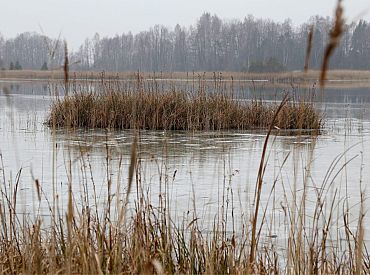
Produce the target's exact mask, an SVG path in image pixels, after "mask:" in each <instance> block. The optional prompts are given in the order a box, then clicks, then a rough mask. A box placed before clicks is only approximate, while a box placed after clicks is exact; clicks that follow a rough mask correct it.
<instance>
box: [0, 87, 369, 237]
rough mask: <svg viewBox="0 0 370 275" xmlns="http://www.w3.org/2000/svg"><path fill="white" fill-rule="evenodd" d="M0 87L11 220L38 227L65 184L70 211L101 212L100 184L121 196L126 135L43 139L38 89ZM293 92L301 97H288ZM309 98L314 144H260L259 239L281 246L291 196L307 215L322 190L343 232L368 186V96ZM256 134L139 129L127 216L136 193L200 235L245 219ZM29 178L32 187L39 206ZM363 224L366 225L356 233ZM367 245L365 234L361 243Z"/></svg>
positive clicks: (42, 94) (44, 94)
mask: <svg viewBox="0 0 370 275" xmlns="http://www.w3.org/2000/svg"><path fill="white" fill-rule="evenodd" d="M0 87H1V89H0V113H1V115H0V153H1V156H2V168H1V171H0V175H2V176H1V178H2V180H0V183H1V185H2V190H3V192H5V191H6V189H9V190H11V188H12V187H14V186H15V185H16V183H17V182H18V185H17V188H18V193H17V212H18V213H21V214H27V215H29V216H34V215H41V216H45V217H46V219H47V217H48V215H49V214H50V211H49V208H50V205H51V204H52V201H53V197H54V198H55V197H56V196H58V204H59V207H60V208H61V209H63V210H65V209H66V206H67V195H68V193H67V191H68V181H69V180H70V181H71V182H72V187H73V194H74V200H75V201H76V203H77V204H80V203H82V202H83V200H90V204H92V205H95V204H96V205H97V206H98V208H99V207H101V208H103V207H104V205H105V204H106V203H107V201H106V198H107V196H106V195H107V192H108V187H107V182H108V179H110V178H111V179H112V182H113V183H114V184H113V185H112V190H111V191H109V192H111V193H112V194H113V195H114V196H115V197H116V198H118V197H119V194H120V195H124V194H125V192H126V191H127V177H128V169H129V165H130V155H131V147H132V142H133V137H134V132H133V131H131V130H126V131H107V130H83V129H80V130H75V131H67V130H62V129H57V130H55V131H53V130H52V129H50V128H48V127H47V126H46V125H44V122H45V120H46V117H47V114H48V110H49V107H50V104H52V102H53V100H55V97H54V95H52V93H51V92H50V91H51V90H53V88H50V86H49V85H48V83H40V82H11V81H10V82H1V83H0ZM287 90H289V89H287ZM300 92H302V93H305V92H304V91H300V90H299V89H297V90H296V91H295V93H296V94H299V93H300ZM235 93H236V98H237V99H238V100H248V99H252V98H256V97H257V98H259V97H261V98H263V99H264V100H278V99H280V98H282V96H283V94H284V90H283V89H271V88H269V89H259V90H257V91H256V90H253V89H249V88H243V89H239V90H238V89H236V91H235ZM60 94H63V92H62V91H61V92H60ZM315 100H316V102H317V108H319V109H320V110H321V111H323V112H324V113H325V128H324V130H323V132H322V134H321V135H320V136H318V137H317V138H313V137H310V136H294V135H291V134H284V133H283V132H281V133H279V134H278V135H273V136H272V137H271V138H270V141H269V144H268V163H267V166H266V170H265V176H264V180H263V183H264V184H263V191H262V203H261V207H262V208H261V209H262V210H263V211H266V216H265V217H264V218H265V219H266V221H268V222H269V224H271V225H273V226H271V227H269V229H268V232H267V233H266V234H272V235H277V236H280V237H281V238H284V237H283V236H284V235H283V234H284V232H286V228H285V227H284V225H286V214H284V209H286V207H287V206H288V205H290V204H291V203H293V201H294V200H297V199H298V198H300V197H301V196H302V194H303V190H306V196H307V204H306V213H307V215H308V216H310V215H312V213H313V212H314V208H315V204H316V202H317V201H316V198H317V194H318V193H319V192H323V194H324V195H323V199H324V200H328V201H329V200H334V201H335V203H334V208H335V213H337V216H336V217H335V218H334V219H333V221H332V222H333V223H338V225H339V226H341V224H342V220H341V219H342V214H341V213H342V210H343V209H342V208H343V202H344V198H346V199H347V200H346V203H348V205H347V206H348V209H349V212H350V217H351V224H352V225H353V226H356V225H357V224H356V219H357V217H358V213H359V202H360V198H361V197H360V196H361V190H362V191H363V192H364V196H365V205H366V199H367V196H368V189H369V188H368V187H367V186H368V185H369V184H370V167H369V166H370V113H369V111H370V109H369V107H370V89H366V88H358V89H328V90H325V91H324V92H321V91H318V92H316V96H315ZM265 134H266V133H265V132H263V131H238V132H236V131H223V132H182V131H172V132H171V131H141V132H140V137H139V148H138V151H139V159H140V165H139V169H140V178H139V179H138V181H139V183H140V186H139V187H137V186H135V187H133V192H132V194H131V196H130V201H131V202H132V203H131V204H130V209H132V208H133V207H134V204H133V202H135V200H136V198H137V197H136V192H138V189H139V188H140V189H141V190H142V191H144V193H147V194H149V196H150V198H151V200H152V203H153V205H156V204H158V201H159V196H160V195H163V194H164V193H166V194H167V196H168V198H169V200H170V204H169V205H170V206H171V213H172V215H173V220H174V221H178V222H180V221H182V220H184V219H185V220H192V219H193V218H194V217H195V216H196V217H197V218H198V219H199V220H198V222H199V223H200V224H201V225H202V227H203V228H204V230H209V229H210V228H211V227H212V224H213V222H214V219H215V218H216V217H218V216H217V214H218V213H226V214H227V215H229V216H230V217H233V222H232V223H229V224H228V225H227V228H228V230H233V231H234V230H237V229H238V228H240V227H241V226H242V225H243V223H247V222H248V221H249V218H250V216H249V215H250V211H251V209H253V195H254V190H255V184H256V178H257V172H258V168H259V164H260V159H261V154H262V148H263V143H264V139H265ZM19 171H21V172H20V176H19V177H18V172H19ZM36 179H38V180H39V182H40V185H41V187H42V196H41V201H39V200H38V194H37V191H36V188H35V180H36ZM92 179H93V180H92ZM118 182H119V183H120V184H121V186H120V188H119V190H117V184H116V183H118ZM304 187H305V188H304ZM4 190H5V191H4ZM9 190H8V191H9ZM86 193H87V198H85V197H84V194H86ZM53 194H54V195H53ZM93 194H95V195H93ZM95 197H96V198H97V199H96V201H95V199H94V198H95ZM274 210H276V211H274ZM326 210H329V209H326ZM366 210H367V209H366ZM263 211H261V212H262V213H263ZM261 218H262V214H261ZM367 221H368V217H366V220H365V223H364V224H365V227H366V225H367V224H368V223H367ZM369 237H370V235H369V234H368V233H366V239H367V240H368V239H370V238H369Z"/></svg>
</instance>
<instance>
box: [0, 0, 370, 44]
mask: <svg viewBox="0 0 370 275" xmlns="http://www.w3.org/2000/svg"><path fill="white" fill-rule="evenodd" d="M0 3H1V4H2V5H1V9H0V32H1V33H2V34H4V35H5V37H7V38H9V37H14V36H15V35H16V34H18V33H21V32H25V31H37V32H41V29H42V30H43V33H44V34H46V35H48V36H51V37H55V38H56V37H58V34H59V33H61V37H63V38H65V39H67V41H68V42H69V44H70V46H72V48H74V49H76V48H77V47H78V45H80V44H81V43H82V42H83V40H84V39H85V38H86V37H92V36H93V34H94V33H96V32H98V33H99V34H101V35H102V36H106V35H108V36H112V35H115V34H121V33H123V32H128V31H132V32H133V33H137V32H139V31H142V30H146V29H148V28H149V27H151V26H153V25H155V24H161V25H165V26H168V27H173V26H174V25H175V24H176V23H179V24H180V25H183V26H188V25H190V24H193V23H194V22H195V20H196V19H197V18H198V17H199V16H200V15H201V14H202V13H203V12H210V13H212V14H217V15H218V16H219V17H221V18H222V19H242V18H244V17H245V16H247V15H248V14H252V15H254V16H255V17H258V18H271V19H273V20H277V21H283V20H284V19H286V18H290V19H292V21H293V23H294V24H295V25H298V24H300V23H302V22H305V21H306V20H307V19H308V18H309V17H310V16H311V15H316V14H319V15H324V16H327V15H328V16H332V15H333V13H334V7H335V5H336V0H224V1H221V0H181V1H179V0H0ZM343 4H344V7H345V16H346V18H348V19H351V20H354V19H358V18H360V17H361V18H364V19H367V20H370V0H344V1H343Z"/></svg>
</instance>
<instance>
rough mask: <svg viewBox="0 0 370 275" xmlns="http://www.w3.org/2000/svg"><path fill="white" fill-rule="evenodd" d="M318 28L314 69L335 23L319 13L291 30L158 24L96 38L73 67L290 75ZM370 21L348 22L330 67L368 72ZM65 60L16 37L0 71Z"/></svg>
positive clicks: (54, 45)
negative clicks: (310, 32) (286, 73)
mask: <svg viewBox="0 0 370 275" xmlns="http://www.w3.org/2000/svg"><path fill="white" fill-rule="evenodd" d="M311 26H313V29H314V33H313V41H312V53H311V60H310V68H313V69H317V68H319V67H320V65H321V62H322V56H323V53H324V48H325V45H326V43H327V39H328V34H329V32H330V28H331V26H332V19H331V18H329V17H325V18H324V17H320V16H314V17H311V18H310V19H309V20H308V22H306V23H304V24H301V25H299V26H294V25H293V23H292V22H291V21H290V20H285V21H284V22H282V23H280V22H274V21H272V20H266V19H257V18H254V17H253V16H251V15H250V16H248V17H245V18H244V20H222V19H220V18H219V17H218V16H217V15H211V14H209V13H204V14H203V15H202V16H201V17H200V18H199V19H198V20H197V21H196V23H195V24H194V25H191V26H188V27H183V26H180V25H176V26H175V27H174V28H172V29H169V28H168V27H165V26H161V25H156V26H154V27H152V28H150V29H149V30H147V31H142V32H139V33H137V34H132V33H131V32H126V33H123V34H121V35H116V36H114V37H101V36H100V35H99V34H95V35H94V36H93V37H92V38H86V39H85V41H84V43H83V44H82V45H81V46H80V47H79V49H78V50H76V51H74V52H69V55H70V60H71V69H73V70H93V71H94V70H96V71H99V70H106V71H137V70H140V71H157V72H159V71H253V72H268V71H293V70H302V68H303V64H304V58H305V53H306V47H307V38H308V33H309V31H310V29H311ZM369 61H370V24H369V23H368V22H366V21H364V20H360V21H359V22H356V23H351V24H347V25H346V29H345V32H344V34H343V36H342V39H341V43H340V45H339V46H338V48H337V49H336V51H335V53H334V55H333V57H332V59H331V63H330V65H331V66H330V67H331V68H332V69H359V70H368V69H370V62H369ZM63 62H64V43H63V41H61V40H60V39H52V38H49V37H47V36H45V35H42V34H38V33H29V32H26V33H22V34H19V35H17V36H16V37H15V38H9V39H7V38H5V37H4V36H2V35H1V34H0V68H2V69H14V70H17V69H18V70H20V69H32V70H47V69H51V68H59V67H60V66H61V64H63Z"/></svg>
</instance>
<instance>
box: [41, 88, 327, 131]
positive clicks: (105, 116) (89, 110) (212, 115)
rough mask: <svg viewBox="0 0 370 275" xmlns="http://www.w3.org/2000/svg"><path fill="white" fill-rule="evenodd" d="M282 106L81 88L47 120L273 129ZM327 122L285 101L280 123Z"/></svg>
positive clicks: (217, 96) (313, 125) (308, 107)
mask: <svg viewBox="0 0 370 275" xmlns="http://www.w3.org/2000/svg"><path fill="white" fill-rule="evenodd" d="M104 86H105V87H106V86H109V84H105V85H104ZM278 107H279V104H278V103H267V102H263V101H260V100H252V101H249V102H245V101H240V100H235V99H233V98H232V96H231V95H230V94H227V93H223V92H222V93H216V92H214V93H212V92H208V93H206V92H195V93H190V92H183V91H158V92H152V91H144V90H137V91H130V92H124V91H117V90H110V89H108V90H107V91H104V92H85V91H78V92H75V93H73V95H71V96H65V97H63V98H59V99H57V100H56V101H55V102H54V103H53V105H52V106H51V111H50V114H49V118H48V122H47V123H48V125H49V126H53V125H55V126H56V127H71V128H77V127H85V128H110V129H134V128H137V129H151V130H192V131H193V130H226V129H233V130H247V129H267V128H268V126H269V125H270V122H271V119H272V117H273V116H274V113H275V112H276V110H277V108H278ZM322 122H323V121H322V117H321V114H320V113H319V112H318V111H317V110H316V109H315V107H314V105H313V103H308V102H304V101H289V102H288V103H287V104H286V105H285V106H283V108H282V110H281V112H280V113H279V115H278V117H277V118H276V122H275V124H274V126H275V127H276V128H280V129H299V130H315V131H316V132H317V131H318V130H320V129H321V126H322Z"/></svg>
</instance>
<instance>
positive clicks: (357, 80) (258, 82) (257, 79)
mask: <svg viewBox="0 0 370 275" xmlns="http://www.w3.org/2000/svg"><path fill="white" fill-rule="evenodd" d="M319 74H320V71H318V70H311V71H308V72H307V73H304V72H302V71H293V72H281V73H249V72H140V79H141V80H144V81H154V80H155V81H167V82H171V81H174V82H180V81H182V82H199V81H205V82H228V83H231V82H234V83H235V84H239V83H243V85H251V86H257V87H261V86H264V87H267V86H271V87H277V88H279V87H282V88H286V87H292V86H296V85H298V86H299V87H317V88H318V84H317V83H318V79H319ZM102 77H104V79H106V80H109V79H115V80H122V81H137V80H138V72H102V71H71V72H70V73H69V79H70V80H72V81H73V80H77V81H86V80H90V81H97V80H100V79H102ZM19 81H22V82H35V81H36V82H52V81H64V72H63V71H62V70H53V71H38V70H20V71H15V70H3V71H0V83H6V82H10V83H11V82H19ZM326 87H330V88H336V87H338V88H347V87H348V88H356V87H358V88H370V71H360V70H359V71H356V70H332V71H329V73H328V80H327V81H326Z"/></svg>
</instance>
